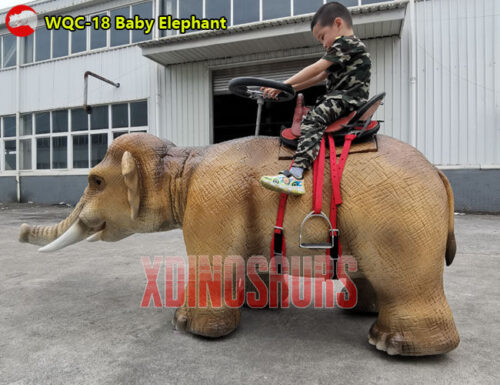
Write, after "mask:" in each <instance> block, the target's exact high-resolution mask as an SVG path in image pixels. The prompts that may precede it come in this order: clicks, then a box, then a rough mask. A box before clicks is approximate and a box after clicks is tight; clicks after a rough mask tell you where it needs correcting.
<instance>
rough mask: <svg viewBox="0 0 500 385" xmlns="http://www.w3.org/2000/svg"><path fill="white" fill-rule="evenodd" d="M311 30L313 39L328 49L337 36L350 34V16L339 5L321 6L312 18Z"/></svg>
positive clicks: (334, 3)
mask: <svg viewBox="0 0 500 385" xmlns="http://www.w3.org/2000/svg"><path fill="white" fill-rule="evenodd" d="M311 30H312V33H313V35H314V37H315V38H316V39H317V40H318V41H319V42H320V43H321V44H323V46H324V47H325V48H328V47H330V46H331V45H332V44H333V42H334V41H335V38H336V37H337V36H340V35H348V34H349V35H350V34H352V17H351V14H350V13H349V10H348V9H347V8H346V7H344V6H343V5H342V4H340V3H337V2H331V3H326V4H323V5H322V6H321V7H320V8H319V9H318V10H317V11H316V13H315V14H314V16H313V19H312V21H311Z"/></svg>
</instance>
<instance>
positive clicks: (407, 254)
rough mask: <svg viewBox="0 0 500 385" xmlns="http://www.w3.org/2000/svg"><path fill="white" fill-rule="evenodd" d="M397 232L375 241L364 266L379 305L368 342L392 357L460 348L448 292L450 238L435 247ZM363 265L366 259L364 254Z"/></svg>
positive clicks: (361, 260)
mask: <svg viewBox="0 0 500 385" xmlns="http://www.w3.org/2000/svg"><path fill="white" fill-rule="evenodd" d="M405 236H407V233H405V234H402V233H398V232H397V231H396V232H394V233H392V237H391V238H392V239H391V241H390V242H386V243H385V244H384V239H382V237H379V238H378V239H377V237H375V238H374V239H373V240H372V241H373V242H374V243H373V244H375V245H376V246H375V247H373V244H372V246H371V247H370V246H368V247H369V249H367V250H365V254H364V255H365V256H366V255H367V254H366V252H367V253H370V252H371V257H370V261H371V263H370V265H369V266H366V269H364V270H363V271H364V274H365V276H366V278H367V279H368V280H369V281H370V283H371V284H372V285H373V287H374V289H375V292H376V295H377V301H378V305H379V314H378V319H377V321H376V322H375V323H374V325H373V326H372V328H371V329H370V332H369V342H370V343H371V344H372V345H375V346H376V347H377V349H379V350H383V351H385V352H387V353H388V354H390V355H396V354H399V355H410V356H421V355H434V354H442V353H446V352H449V351H451V350H453V349H454V348H456V347H457V345H458V343H459V341H460V338H459V335H458V332H457V329H456V326H455V323H454V320H453V314H452V312H451V309H450V307H449V306H448V303H447V301H446V297H445V295H444V290H443V265H444V264H443V254H444V251H445V247H446V242H445V237H443V240H442V242H438V243H436V244H434V245H429V244H425V243H419V242H412V241H411V239H405V238H404V237H405ZM359 264H360V266H362V265H366V264H364V263H363V258H362V257H361V258H359Z"/></svg>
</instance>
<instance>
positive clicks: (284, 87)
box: [229, 77, 295, 102]
mask: <svg viewBox="0 0 500 385" xmlns="http://www.w3.org/2000/svg"><path fill="white" fill-rule="evenodd" d="M261 87H270V88H276V89H277V90H280V91H281V92H280V93H279V94H278V96H277V99H271V98H266V99H264V100H266V101H269V102H287V101H289V100H292V99H293V98H294V97H295V90H294V89H293V87H292V86H290V85H288V84H285V83H281V82H277V81H274V80H269V79H262V78H252V77H241V78H234V79H233V80H231V81H230V82H229V90H230V91H231V92H232V93H233V94H235V95H238V96H242V97H244V98H249V99H257V100H258V99H263V96H262V95H263V92H262V91H261V90H260V88H261Z"/></svg>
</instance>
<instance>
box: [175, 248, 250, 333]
mask: <svg viewBox="0 0 500 385" xmlns="http://www.w3.org/2000/svg"><path fill="white" fill-rule="evenodd" d="M189 263H190V272H189V274H190V276H192V277H194V278H193V279H192V280H191V281H190V282H189V284H188V285H187V287H186V289H185V301H184V305H183V306H181V307H179V308H177V310H176V312H175V314H174V318H173V320H172V323H173V325H174V327H175V328H176V329H177V330H181V331H186V332H189V333H193V334H197V335H201V336H204V337H211V338H217V337H222V336H225V335H228V334H230V333H231V332H233V331H234V330H236V328H237V327H238V325H239V323H240V313H241V311H240V306H241V304H242V301H240V298H241V296H242V294H243V292H244V288H243V282H242V280H241V279H240V280H239V281H238V280H237V279H236V278H237V277H238V275H236V276H234V277H233V276H232V277H231V279H229V281H225V280H224V267H225V264H224V260H223V259H222V257H220V256H215V257H207V256H198V257H192V258H190V261H189ZM193 265H194V267H193ZM228 266H231V265H228ZM226 268H227V267H226ZM237 269H238V268H237ZM190 279H191V278H190ZM238 283H239V284H238ZM230 284H231V287H230V288H229V289H227V286H228V285H230ZM226 290H229V292H226ZM240 302H241V303H240Z"/></svg>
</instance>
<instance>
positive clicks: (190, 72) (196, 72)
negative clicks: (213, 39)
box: [158, 62, 212, 146]
mask: <svg viewBox="0 0 500 385" xmlns="http://www.w3.org/2000/svg"><path fill="white" fill-rule="evenodd" d="M160 78H161V82H162V89H163V92H162V96H163V98H162V103H161V106H162V113H161V116H162V119H161V121H162V122H163V124H161V125H160V128H159V130H158V136H160V137H161V138H164V139H168V140H170V141H172V142H174V143H175V144H176V145H178V146H202V145H207V144H210V143H211V135H212V134H211V133H212V103H211V100H212V84H211V80H210V71H209V69H208V64H207V63H206V62H198V63H186V64H179V65H173V66H169V67H167V68H165V70H164V71H163V72H162V76H161V77H160Z"/></svg>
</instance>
